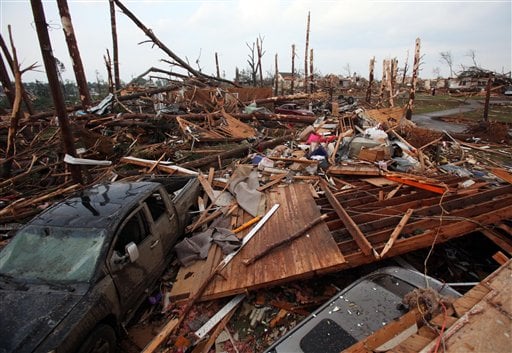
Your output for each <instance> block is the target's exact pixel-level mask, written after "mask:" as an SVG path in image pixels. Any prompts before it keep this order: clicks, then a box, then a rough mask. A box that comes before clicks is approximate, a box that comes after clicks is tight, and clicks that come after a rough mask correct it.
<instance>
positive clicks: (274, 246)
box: [242, 214, 327, 266]
mask: <svg viewBox="0 0 512 353" xmlns="http://www.w3.org/2000/svg"><path fill="white" fill-rule="evenodd" d="M326 218H327V215H326V214H323V215H321V216H320V217H317V218H315V219H314V220H312V221H311V222H309V223H308V224H306V225H305V226H304V227H303V228H302V229H299V230H298V231H296V232H295V233H293V234H292V235H290V236H289V237H288V238H286V239H282V240H280V241H278V242H275V243H273V244H270V245H269V246H268V247H267V248H266V249H265V250H263V251H262V252H260V253H259V254H257V255H255V256H253V257H251V258H250V259H246V260H243V261H242V262H243V264H244V265H245V266H249V265H251V264H253V263H254V262H255V261H257V260H259V259H261V258H262V257H265V256H267V255H268V254H269V253H271V252H272V251H273V250H274V249H277V248H278V247H280V246H282V245H284V244H287V243H291V242H293V241H294V240H295V239H297V238H299V237H301V236H302V235H304V234H305V233H306V232H307V231H308V230H310V229H311V228H313V227H314V226H316V225H317V224H318V223H320V222H321V221H323V220H324V219H326Z"/></svg>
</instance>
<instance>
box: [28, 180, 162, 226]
mask: <svg viewBox="0 0 512 353" xmlns="http://www.w3.org/2000/svg"><path fill="white" fill-rule="evenodd" d="M159 185H160V184H159V183H154V182H131V183H127V182H114V183H104V184H98V185H95V186H92V187H91V188H88V189H85V190H83V191H81V192H80V193H79V194H78V195H76V196H74V197H71V198H68V199H66V200H64V201H61V202H59V203H57V204H55V205H53V206H52V207H50V208H48V209H47V210H45V211H44V212H42V213H41V214H39V215H38V216H36V217H35V218H34V219H32V220H31V221H30V222H29V223H28V224H30V225H42V226H55V227H70V228H98V229H106V228H110V227H113V226H116V225H117V223H119V222H120V221H121V219H122V218H123V217H124V216H125V215H126V214H128V213H129V212H130V211H131V210H132V209H133V207H134V206H136V205H137V204H138V202H139V201H140V200H142V199H144V198H145V197H146V196H147V195H150V194H151V193H152V192H154V190H155V189H156V188H157V187H158V186H159Z"/></svg>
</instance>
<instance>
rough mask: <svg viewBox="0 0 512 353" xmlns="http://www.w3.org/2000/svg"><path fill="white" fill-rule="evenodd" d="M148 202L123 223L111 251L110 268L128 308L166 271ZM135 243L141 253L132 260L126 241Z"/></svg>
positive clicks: (123, 302) (124, 303)
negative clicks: (150, 219)
mask: <svg viewBox="0 0 512 353" xmlns="http://www.w3.org/2000/svg"><path fill="white" fill-rule="evenodd" d="M145 207H146V206H145V205H141V206H139V207H137V208H136V209H135V210H134V211H133V212H132V213H131V214H130V215H129V216H128V217H127V219H126V220H125V221H124V222H123V223H122V224H121V226H120V227H119V230H118V232H117V234H116V237H115V238H114V245H113V247H112V249H111V252H110V257H109V258H110V263H109V266H110V269H111V274H112V277H113V280H114V283H115V285H116V287H117V290H118V292H119V296H120V300H121V305H122V306H123V307H124V308H131V307H134V306H135V305H136V304H138V303H137V301H138V300H140V299H141V298H142V295H143V294H144V291H145V290H146V289H151V288H149V287H150V286H151V285H152V284H153V283H154V280H155V279H156V277H157V276H159V275H160V274H161V272H162V270H163V269H162V268H161V267H162V264H163V261H164V254H163V250H162V243H161V241H160V237H159V235H158V234H154V232H152V231H151V226H150V223H149V222H148V220H147V218H146V214H148V213H149V212H148V211H147V210H146V212H145ZM131 242H133V243H135V244H136V245H137V248H138V252H139V257H138V259H137V260H136V261H134V262H131V261H130V260H129V258H128V255H127V254H126V251H125V249H126V245H128V244H129V243H131Z"/></svg>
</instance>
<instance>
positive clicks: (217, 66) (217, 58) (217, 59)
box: [215, 52, 220, 78]
mask: <svg viewBox="0 0 512 353" xmlns="http://www.w3.org/2000/svg"><path fill="white" fill-rule="evenodd" d="M215 67H216V68H217V78H220V68H219V56H218V55H217V52H215Z"/></svg>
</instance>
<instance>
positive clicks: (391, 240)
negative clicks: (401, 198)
mask: <svg viewBox="0 0 512 353" xmlns="http://www.w3.org/2000/svg"><path fill="white" fill-rule="evenodd" d="M413 212H414V210H413V209H412V208H409V209H408V210H407V212H405V214H404V216H403V217H402V219H401V220H400V223H398V225H397V226H396V228H395V229H394V230H393V233H391V235H390V236H389V240H388V241H387V243H386V245H384V249H382V251H381V252H380V255H379V256H380V257H381V258H382V257H384V255H386V254H387V253H388V251H389V249H391V247H392V246H393V244H394V243H395V241H396V239H397V238H398V236H399V235H400V233H401V232H402V229H404V227H405V225H406V224H407V221H408V220H409V218H410V217H411V215H412V213H413Z"/></svg>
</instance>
